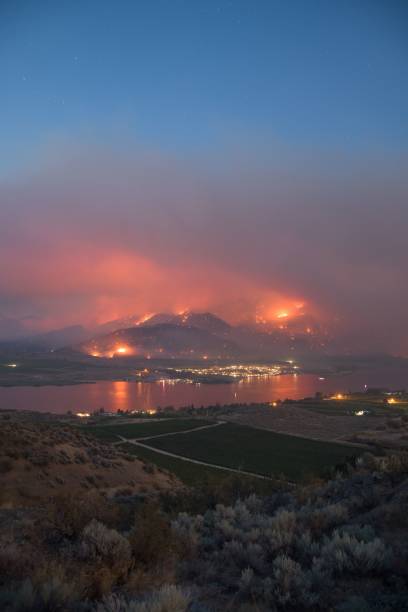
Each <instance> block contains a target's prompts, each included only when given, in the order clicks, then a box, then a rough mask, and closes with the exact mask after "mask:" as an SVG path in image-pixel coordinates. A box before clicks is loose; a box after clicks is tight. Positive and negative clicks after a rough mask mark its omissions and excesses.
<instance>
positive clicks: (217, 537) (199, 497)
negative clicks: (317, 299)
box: [0, 419, 408, 612]
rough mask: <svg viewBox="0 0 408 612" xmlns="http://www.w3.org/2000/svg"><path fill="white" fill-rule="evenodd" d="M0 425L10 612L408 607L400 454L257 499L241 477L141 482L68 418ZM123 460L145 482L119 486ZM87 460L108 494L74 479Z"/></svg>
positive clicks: (406, 480) (3, 562) (376, 611)
mask: <svg viewBox="0 0 408 612" xmlns="http://www.w3.org/2000/svg"><path fill="white" fill-rule="evenodd" d="M218 429H220V428H218ZM218 429H217V431H218ZM2 432H3V437H2V439H1V444H2V446H1V448H2V449H3V448H4V449H5V451H6V452H5V453H4V452H3V458H2V460H1V461H2V465H3V474H2V475H1V484H2V485H3V487H2V489H3V494H4V493H5V494H6V495H8V496H9V497H10V496H11V495H12V494H14V493H15V494H16V496H15V498H14V501H13V507H10V506H11V504H10V501H9V503H3V506H2V507H0V609H1V610H4V611H5V612H23V611H24V612H27V611H28V612H30V611H31V612H34V611H35V612H46V611H47V612H50V611H54V610H61V611H65V612H71V611H72V612H73V611H80V612H221V611H224V610H234V611H235V610H236V611H237V612H271V611H272V612H307V611H316V612H318V611H322V612H323V611H331V612H394V611H395V612H396V611H398V612H404V611H407V610H408V537H407V535H408V515H407V512H406V508H407V504H408V454H406V453H398V454H393V455H382V456H374V455H372V454H369V453H365V454H364V455H363V456H362V457H360V458H359V459H358V460H357V462H356V463H355V464H353V463H349V464H344V465H343V466H342V467H341V468H339V469H338V472H337V473H336V474H335V475H334V478H333V479H332V480H329V481H323V480H317V481H315V482H314V483H313V484H309V485H306V486H305V485H298V486H296V487H291V488H290V489H286V488H285V487H284V486H283V487H280V488H275V489H271V491H269V492H268V493H267V494H266V495H259V494H258V495H255V494H254V493H253V492H252V491H251V488H250V487H249V486H248V485H247V483H244V482H243V481H242V479H241V478H239V477H235V478H234V479H231V478H230V479H229V480H228V479H227V480H225V481H224V482H223V483H219V482H218V483H217V485H216V486H210V487H209V486H207V485H205V484H204V483H203V482H201V481H200V479H199V478H197V479H196V482H195V483H194V486H193V487H192V488H191V489H190V490H187V489H186V488H177V487H176V486H172V487H170V485H171V484H172V482H171V479H170V478H169V477H168V476H166V475H164V474H160V473H159V474H157V473H156V474H151V473H150V472H151V468H150V467H148V469H147V475H148V476H149V479H148V480H147V481H144V475H143V474H140V472H146V470H145V469H144V468H143V466H142V464H141V463H140V462H139V461H135V462H131V461H129V462H128V460H127V459H126V457H125V456H124V455H123V454H122V453H120V452H119V451H116V450H115V448H113V449H112V448H111V449H110V450H109V452H107V451H106V447H105V446H104V445H100V444H99V442H97V441H94V443H92V444H91V443H90V440H89V438H88V437H87V436H82V435H81V434H77V433H76V432H75V431H72V428H70V427H68V426H67V424H66V423H63V422H60V423H58V422H57V421H55V422H54V423H53V424H51V423H46V422H43V423H31V424H28V423H27V422H26V420H24V419H16V420H15V422H14V423H12V424H11V423H8V424H7V419H6V422H5V426H4V423H3V429H2ZM85 447H86V448H88V450H89V451H90V452H89V453H88V458H86V457H85V461H84V463H83V460H82V459H79V455H78V463H76V461H75V459H74V458H75V454H78V453H82V452H85V450H84V449H85ZM5 461H9V462H10V463H8V464H6V465H5V464H4V462H5ZM102 462H106V463H105V465H103V464H102ZM127 462H128V463H129V465H131V466H132V467H133V470H134V474H136V476H134V477H135V478H139V479H140V480H138V485H137V486H134V485H132V486H130V485H129V486H126V487H123V488H121V489H119V490H118V489H117V483H118V480H119V479H120V478H122V477H124V476H125V477H126V478H128V477H130V474H129V472H128V468H127V467H126V464H127ZM44 463H45V465H44ZM89 464H91V466H90V465H89ZM83 466H85V467H87V468H88V469H90V470H91V473H92V474H93V476H94V479H95V478H96V480H99V477H97V476H96V475H95V474H96V473H98V474H99V476H100V478H101V479H106V480H107V481H108V480H110V479H111V480H110V482H108V483H107V485H106V486H105V485H104V490H105V492H106V493H108V492H109V493H111V492H113V491H115V492H116V494H115V495H113V496H109V495H100V494H99V493H98V492H97V489H98V486H97V485H95V481H93V482H92V481H91V480H90V479H89V478H88V479H87V478H86V476H85V473H84V474H83V476H85V481H86V482H87V483H88V484H87V486H86V487H83V486H82V485H80V484H79V483H78V482H77V481H78V478H71V477H70V476H69V472H70V469H71V468H73V469H74V470H76V469H77V467H78V468H79V470H81V468H82V467H83ZM100 468H101V469H100ZM140 468H141V469H140ZM10 472H12V473H13V474H14V477H13V478H11V479H9V476H8V475H10ZM78 474H79V475H81V476H80V478H82V472H80V471H79V472H78ZM115 474H116V476H115ZM38 476H41V477H40V478H38ZM43 477H44V478H45V480H44V478H43ZM58 477H59V478H61V479H66V480H65V484H63V483H62V482H58V480H57V479H58ZM16 479H17V481H16V483H15V485H17V486H20V487H21V488H22V489H23V487H24V486H28V488H29V490H30V495H28V496H27V494H22V491H17V488H16V486H14V488H13V484H12V483H13V482H14V481H15V480H16ZM161 479H163V480H161ZM122 482H123V480H122ZM143 483H144V484H143ZM174 483H175V481H174ZM174 483H173V484H174ZM78 484H79V486H78ZM32 485H33V486H32ZM35 485H36V486H35ZM57 485H58V487H59V488H58V487H57ZM88 485H89V486H91V487H92V489H88ZM110 485H114V486H110ZM36 487H37V490H36ZM145 487H146V488H145ZM159 487H160V492H161V494H160V495H159V496H158V495H156V496H152V495H151V493H152V492H153V491H156V492H158V491H159ZM96 496H97V497H96Z"/></svg>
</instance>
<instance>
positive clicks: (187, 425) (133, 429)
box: [83, 418, 213, 442]
mask: <svg viewBox="0 0 408 612" xmlns="http://www.w3.org/2000/svg"><path fill="white" fill-rule="evenodd" d="M212 423H213V421H209V420H204V419H180V418H170V419H160V420H157V421H153V420H152V421H148V422H146V421H145V422H143V423H120V422H119V423H112V422H110V423H109V425H104V424H103V425H84V426H83V431H85V432H87V433H90V434H92V435H94V436H96V437H97V438H99V439H100V440H105V441H107V442H116V441H118V440H119V437H118V436H123V437H124V438H128V439H132V438H143V437H148V436H159V435H162V434H167V433H170V432H178V431H185V430H188V429H194V428H195V427H202V426H204V425H211V424H212Z"/></svg>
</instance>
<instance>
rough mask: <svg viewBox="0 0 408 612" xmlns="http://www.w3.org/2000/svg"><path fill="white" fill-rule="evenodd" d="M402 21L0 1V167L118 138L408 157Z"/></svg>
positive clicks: (195, 6)
mask: <svg viewBox="0 0 408 612" xmlns="http://www.w3.org/2000/svg"><path fill="white" fill-rule="evenodd" d="M407 17H408V4H407V3H406V2H402V1H396V0H391V1H387V0H383V1H381V2H380V1H378V0H371V1H365V0H360V1H358V2H356V1H351V0H350V1H349V0H346V1H343V2H335V1H316V0H311V1H309V2H305V1H296V0H293V1H289V2H284V1H279V2H278V1H273V0H270V1H261V0H259V1H258V0H235V1H234V0H231V1H222V0H219V1H214V0H206V1H198V0H159V1H158V0H148V1H144V0H137V1H128V0H122V1H121V2H113V1H111V0H83V1H81V2H72V1H67V0H61V1H59V2H55V1H54V2H51V1H50V2H44V1H43V0H35V1H34V0H32V1H30V0H28V1H26V2H14V1H11V0H3V1H2V3H1V6H0V39H1V42H0V74H1V92H2V94H1V96H0V122H1V133H2V138H1V143H0V153H1V156H0V161H1V162H2V164H3V165H4V166H3V168H7V166H10V165H14V164H18V163H19V162H21V161H22V160H23V159H24V158H25V157H26V156H27V155H28V154H30V153H32V152H35V150H36V149H37V147H39V146H41V145H42V144H43V143H44V142H47V140H48V139H53V138H58V137H63V136H67V135H68V136H69V137H71V138H72V137H73V138H75V137H78V138H81V137H82V138H90V139H94V140H97V141H103V140H104V139H106V138H110V137H111V136H112V134H115V133H117V134H122V135H123V136H124V135H126V136H127V137H129V138H133V137H134V138H135V139H137V141H138V142H143V143H146V145H148V146H149V145H151V146H154V147H158V148H163V149H165V150H171V151H174V152H176V153H180V154H181V155H183V154H185V153H187V154H188V153H189V152H190V151H200V150H211V148H213V147H214V148H216V147H217V146H218V145H219V143H220V141H221V142H223V141H225V140H228V139H232V140H233V139H234V138H236V139H237V141H242V140H244V141H245V139H246V138H248V139H253V140H254V141H255V142H256V141H257V139H261V140H266V141H268V140H270V141H272V142H276V143H281V144H283V145H287V146H289V147H291V148H293V149H294V150H296V149H297V148H299V149H300V150H310V149H320V150H323V151H324V150H328V149H329V150H330V149H334V150H336V149H338V150H341V151H350V152H353V151H357V152H358V151H367V150H374V151H377V152H381V151H384V152H398V151H401V150H402V151H406V148H407V141H408V116H407V115H408V110H407V109H408V62H407V51H408V32H407V30H408V25H407V24H408V20H407Z"/></svg>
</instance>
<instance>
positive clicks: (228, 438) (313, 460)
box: [149, 423, 361, 480]
mask: <svg viewBox="0 0 408 612" xmlns="http://www.w3.org/2000/svg"><path fill="white" fill-rule="evenodd" d="M149 446H151V447H154V448H157V449H160V450H164V451H167V452H171V453H175V454H178V455H182V456H185V457H190V458H192V459H198V460H200V461H206V462H208V463H213V464H216V465H223V466H226V467H230V468H234V469H239V470H243V471H247V472H253V473H257V474H262V475H265V476H274V477H278V476H279V475H282V474H283V475H284V476H285V477H286V478H288V479H290V480H300V479H302V478H304V477H307V476H308V475H315V476H317V475H322V474H324V473H325V472H327V471H328V470H329V468H331V467H333V466H335V465H336V464H339V463H343V462H344V461H345V460H346V459H349V458H351V457H353V456H355V455H357V454H359V453H360V452H361V448H358V447H355V446H351V445H345V444H337V443H328V442H320V441H316V440H308V439H304V438H299V437H295V436H287V435H282V434H277V433H274V432H270V431H263V430H260V429H254V428H251V427H245V426H242V425H237V424H234V423H226V424H224V425H221V426H220V427H214V428H212V429H207V430H201V431H196V432H191V433H189V434H187V435H183V436H179V435H174V436H166V437H163V438H157V439H151V440H149Z"/></svg>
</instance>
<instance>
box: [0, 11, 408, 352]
mask: <svg viewBox="0 0 408 612" xmlns="http://www.w3.org/2000/svg"><path fill="white" fill-rule="evenodd" d="M407 60H408V3H407V2H403V1H401V0H398V1H397V0H383V1H376V0H371V1H365V0H359V1H358V2H357V1H355V0H344V1H341V2H340V1H339V2H336V1H334V0H333V1H327V0H326V1H314V0H310V1H309V2H305V1H304V0H298V1H295V0H293V1H290V0H289V1H287V2H284V1H283V0H281V1H279V2H278V1H273V0H269V1H268V0H265V1H261V0H246V1H243V0H242V1H238V0H236V1H234V0H231V1H220V0H219V1H217V2H216V1H212V0H201V1H199V0H184V1H182V0H167V1H165V0H162V1H156V0H144V1H143V0H136V1H135V0H133V1H126V0H121V1H120V2H114V1H113V0H94V1H92V0H81V2H73V1H72V0H69V1H65V0H60V1H53V2H51V1H50V2H45V1H42V0H35V1H34V0H31V1H30V0H26V1H24V2H16V1H13V0H2V1H1V2H0V79H1V80H0V318H1V317H13V318H21V319H23V320H24V324H25V325H26V326H27V328H30V329H38V330H46V329H51V328H53V327H57V326H61V325H68V324H73V323H86V324H90V323H94V322H103V321H106V320H109V319H112V318H115V317H118V316H123V315H127V314H130V313H143V312H157V311H160V310H172V311H177V310H181V309H185V308H191V309H196V310H212V311H214V312H216V313H218V314H220V315H222V316H224V317H226V318H227V319H229V320H231V321H238V320H241V319H242V318H245V317H248V316H253V315H254V313H255V311H257V310H262V311H263V312H264V313H276V312H278V311H279V309H281V308H285V309H290V308H291V307H292V306H293V305H294V304H296V303H298V302H299V301H301V302H304V303H305V308H306V310H307V311H308V312H311V313H313V315H314V316H316V317H320V318H321V319H322V320H324V321H326V322H328V323H330V322H334V321H335V322H336V325H337V328H338V329H339V330H341V334H343V336H344V338H345V340H344V341H345V342H346V341H347V342H348V343H350V338H352V339H354V340H355V346H356V348H358V350H360V351H361V350H367V351H372V350H375V351H377V350H387V351H391V352H393V353H394V354H404V355H406V356H408V280H407V276H408V274H407V271H408V167H407V166H408V165H407V159H408V61H407ZM271 316H272V315H271ZM339 333H340V331H339Z"/></svg>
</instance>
